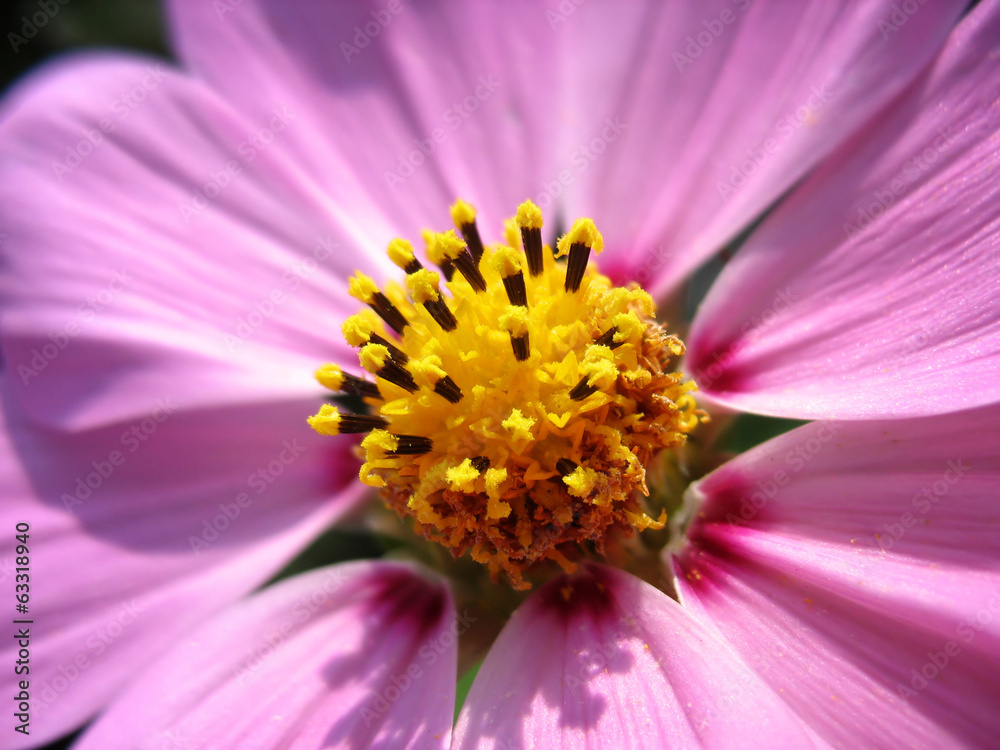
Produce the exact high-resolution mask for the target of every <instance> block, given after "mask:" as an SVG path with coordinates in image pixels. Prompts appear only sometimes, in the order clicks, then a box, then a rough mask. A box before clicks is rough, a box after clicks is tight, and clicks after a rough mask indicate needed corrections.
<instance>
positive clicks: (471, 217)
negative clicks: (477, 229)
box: [451, 198, 476, 228]
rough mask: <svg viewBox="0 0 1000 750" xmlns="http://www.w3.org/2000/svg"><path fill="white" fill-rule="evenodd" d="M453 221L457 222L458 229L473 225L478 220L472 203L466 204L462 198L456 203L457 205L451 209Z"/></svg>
mask: <svg viewBox="0 0 1000 750" xmlns="http://www.w3.org/2000/svg"><path fill="white" fill-rule="evenodd" d="M451 220H452V221H453V222H455V226H456V227H459V228H461V227H463V226H465V225H467V224H471V223H472V222H474V221H475V220H476V208H475V206H473V205H472V204H471V203H466V202H465V201H463V200H462V199H461V198H459V199H458V200H457V201H455V205H454V206H452V207H451Z"/></svg>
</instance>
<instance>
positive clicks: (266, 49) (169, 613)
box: [0, 0, 1000, 748]
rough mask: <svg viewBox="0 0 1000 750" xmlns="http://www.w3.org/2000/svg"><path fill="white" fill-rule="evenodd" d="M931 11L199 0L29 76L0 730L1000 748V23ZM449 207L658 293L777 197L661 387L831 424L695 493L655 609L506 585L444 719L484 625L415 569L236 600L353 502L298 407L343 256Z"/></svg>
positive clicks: (196, 737)
mask: <svg viewBox="0 0 1000 750" xmlns="http://www.w3.org/2000/svg"><path fill="white" fill-rule="evenodd" d="M963 6H964V4H963V3H946V2H941V3H933V4H932V3H927V4H920V3H918V2H915V1H913V2H909V1H908V2H903V3H889V2H876V1H871V2H858V3H848V4H842V5H836V6H835V5H834V4H830V3H823V2H802V3H797V4H794V5H791V4H772V3H766V2H755V3H751V2H748V1H747V2H743V1H742V0H737V1H735V2H729V1H728V0H727V1H726V2H715V3H703V4H699V5H697V6H694V5H690V4H686V3H680V2H678V3H676V4H668V3H638V2H635V3H625V4H616V5H614V6H611V5H610V4H600V3H597V2H591V3H581V4H577V3H575V2H574V3H569V2H561V3H556V2H550V3H528V2H518V3H504V4H499V3H496V4H493V3H484V2H483V3H481V2H474V3H463V4H461V5H459V4H450V5H446V4H444V3H431V4H413V5H410V4H408V3H401V2H396V1H395V0H392V1H391V2H386V3H383V2H373V3H363V4H362V3H351V4H348V3H328V4H306V3H294V4H281V3H276V2H265V1H264V0H260V1H259V2H244V3H239V2H231V1H230V0H222V1H221V2H216V3H211V4H210V3H201V2H195V1H194V0H190V1H189V2H184V1H178V2H175V3H173V4H171V5H170V6H169V11H170V16H171V20H172V25H173V29H174V33H175V38H176V44H177V50H178V54H179V55H180V58H181V60H182V67H181V68H175V67H173V66H170V65H167V64H165V63H162V62H159V61H156V60H151V59H141V58H137V57H135V56H125V55H116V54H109V53H105V54H90V55H86V56H83V57H77V58H74V59H68V60H63V61H61V62H58V63H55V64H52V65H50V66H49V67H47V68H45V69H43V70H42V71H40V72H38V73H37V74H35V75H34V76H33V77H31V78H29V79H28V80H27V81H26V82H24V83H23V84H22V85H21V86H20V87H19V88H18V89H16V90H15V91H14V92H13V93H12V94H11V95H10V96H9V97H8V99H7V100H6V102H5V103H4V105H3V109H2V111H0V151H2V160H0V170H2V180H0V192H2V200H0V214H2V224H0V230H2V231H3V232H4V236H3V242H2V251H3V265H2V267H0V293H2V294H0V345H2V351H3V361H4V370H3V375H2V379H0V388H2V396H3V422H4V427H5V429H4V432H3V436H2V440H3V446H2V451H0V475H2V477H3V487H4V495H5V497H6V498H7V502H5V503H4V505H3V507H2V509H0V519H2V524H0V528H2V529H3V530H4V533H6V534H8V537H7V539H8V541H6V542H5V547H6V549H5V552H4V557H3V558H2V559H0V564H2V565H3V568H2V570H3V579H4V581H5V582H9V583H7V585H5V588H4V591H9V592H10V593H9V594H5V596H6V597H8V598H7V601H8V602H10V601H11V599H12V598H13V597H14V596H15V592H20V591H21V590H20V589H15V588H14V587H15V585H17V584H18V583H20V582H21V579H18V578H17V576H18V575H21V574H22V573H20V571H18V570H17V567H18V566H20V567H30V575H29V578H30V585H29V596H28V597H26V601H27V602H28V603H27V605H26V609H27V612H26V613H24V615H23V618H25V619H30V620H31V622H30V623H27V624H25V625H16V626H13V627H14V628H15V630H14V634H15V637H14V638H8V639H5V643H4V646H3V654H4V656H3V663H4V664H5V665H7V667H5V669H4V675H5V676H4V678H3V682H2V684H3V688H4V693H5V694H6V695H8V696H18V695H20V693H21V692H22V691H24V692H26V693H28V696H29V697H28V698H27V700H26V702H28V703H29V704H30V708H29V710H27V711H23V710H19V711H18V712H19V713H23V714H25V716H26V717H27V718H26V719H25V721H24V722H22V721H21V719H20V718H17V717H16V715H15V720H16V722H17V723H16V725H17V726H21V725H22V723H27V724H30V734H28V732H27V731H21V732H17V731H10V730H9V729H5V730H4V734H3V738H4V746H6V747H12V748H20V747H30V746H33V745H37V744H39V743H44V742H47V741H49V740H51V739H54V738H56V737H58V736H60V735H62V734H64V733H66V732H69V731H71V730H73V729H74V728H76V727H78V726H80V725H81V724H83V723H84V722H86V721H87V720H88V719H90V718H91V717H93V716H94V715H95V714H97V713H98V712H99V711H101V710H104V713H103V714H102V716H101V718H99V719H98V720H97V722H96V723H95V724H93V725H92V726H91V728H90V729H89V730H88V731H87V733H86V734H85V735H84V736H83V738H82V739H81V741H80V743H79V745H80V746H81V747H84V748H117V747H122V748H135V747H143V748H166V747H180V748H184V747H241V748H245V747H337V746H346V747H385V748H390V747H392V748H395V747H447V746H449V744H450V745H451V746H454V747H463V748H464V747H484V748H485V747H501V748H503V747H507V748H514V747H550V746H551V747H597V746H601V747H665V746H685V747H686V746H704V747H733V746H744V745H753V746H759V745H761V744H766V745H768V746H774V747H804V746H810V745H815V746H823V747H825V746H831V747H833V746H865V747H868V746H872V747H901V746H902V747H956V746H961V747H986V746H989V745H990V744H991V743H992V742H994V741H995V737H996V736H998V734H1000V714H998V712H997V711H996V706H997V705H998V700H1000V678H998V676H997V675H998V674H1000V671H998V663H997V662H998V654H1000V617H998V615H1000V571H998V562H997V550H998V549H1000V524H998V522H997V517H996V515H997V512H996V502H997V487H998V473H1000V461H998V458H997V456H998V455H1000V430H998V428H997V424H998V417H1000V413H998V406H997V402H998V401H1000V385H998V382H1000V381H998V379H997V378H996V375H995V370H996V367H997V361H998V355H997V352H998V350H1000V347H998V341H1000V306H998V304H997V299H998V295H997V291H998V290H997V286H998V284H997V246H998V237H1000V234H998V219H1000V201H998V198H997V192H998V188H1000V180H998V178H997V174H998V172H997V169H998V153H1000V150H998V145H997V144H998V143H1000V135H998V130H1000V104H998V102H1000V70H998V68H1000V49H998V48H997V46H996V40H997V39H998V38H1000V4H998V3H997V2H990V1H984V2H981V3H979V4H978V5H977V6H976V7H975V8H974V9H973V10H971V11H970V12H969V13H968V15H966V16H965V17H964V18H961V20H959V18H960V16H961V14H962V11H963ZM456 196H463V197H467V198H469V199H470V200H472V201H473V202H474V203H475V204H476V206H477V207H478V210H479V217H480V226H481V227H482V228H483V230H484V233H486V234H495V233H496V230H497V229H498V228H499V227H500V225H501V221H502V219H503V218H504V217H505V216H506V215H509V213H510V212H511V211H512V210H513V207H515V206H516V205H517V204H518V203H520V202H521V201H522V200H523V199H524V198H525V196H530V197H532V199H533V200H535V202H536V203H538V204H539V205H540V206H541V207H542V208H543V209H544V210H545V211H546V215H547V216H548V217H550V219H555V218H556V217H558V219H559V220H560V221H566V222H568V221H570V220H572V219H573V218H574V217H577V216H591V217H593V218H594V219H595V220H596V221H598V223H599V225H600V228H601V231H602V232H603V234H604V237H605V239H606V249H605V253H604V255H603V256H602V257H601V259H600V264H601V268H602V270H604V271H605V272H610V273H611V274H612V275H613V276H614V277H615V278H616V279H618V280H629V279H634V280H637V281H638V282H640V283H641V284H642V285H643V286H644V287H645V288H647V289H648V290H649V291H651V292H653V293H654V294H656V295H657V296H658V297H662V296H665V295H666V293H667V292H669V291H671V290H674V289H676V288H677V287H678V285H679V284H680V282H681V281H682V280H683V279H684V278H685V277H686V276H687V275H688V274H689V273H691V272H692V271H694V270H695V269H696V268H698V267H699V266H701V265H702V264H703V263H704V262H705V261H707V260H708V259H710V258H711V257H712V256H714V255H715V254H716V253H717V252H718V251H719V249H720V248H722V247H723V246H724V245H725V244H726V243H727V242H729V241H730V240H732V239H733V238H734V237H736V236H737V235H739V234H740V233H741V232H742V231H743V230H744V229H746V227H747V226H749V225H750V224H751V223H752V222H753V221H754V220H755V219H756V218H757V217H759V216H760V215H761V214H762V213H763V212H765V211H767V210H768V209H770V208H772V207H773V206H775V204H777V207H776V208H774V209H773V210H772V211H770V213H768V215H767V216H766V218H765V219H764V220H763V222H762V223H761V224H760V226H759V227H757V228H756V230H755V231H754V232H753V233H752V235H751V236H750V238H749V239H748V240H747V241H746V243H745V244H744V245H743V246H742V247H741V248H740V249H739V251H738V253H737V254H736V255H735V257H734V258H733V259H732V260H731V261H730V262H729V263H727V264H726V266H725V268H724V270H723V271H722V273H721V275H720V276H719V278H718V279H717V280H716V281H715V283H714V284H713V286H712V288H711V290H710V291H709V293H708V296H707V298H706V299H705V301H704V302H703V303H702V305H701V307H700V309H699V310H698V313H697V315H696V317H695V319H694V321H693V324H692V327H691V332H690V335H689V336H688V337H687V338H686V341H687V344H688V355H687V358H686V360H685V362H684V367H683V369H684V370H685V371H686V372H688V373H690V374H692V375H693V377H694V378H695V380H696V381H697V382H698V383H699V385H700V388H701V393H702V396H701V397H700V398H701V400H702V403H704V402H706V401H710V402H711V403H713V404H715V405H716V406H717V408H718V410H717V413H723V411H724V409H725V408H730V409H739V410H746V411H753V412H758V413H763V414H770V415H778V416H787V417H796V418H803V419H817V420H821V421H817V422H813V423H812V424H809V425H806V426H803V427H801V428H799V429H796V430H794V431H792V432H790V433H788V434H785V435H783V436H781V437H779V438H776V439H774V440H771V441H769V442H767V443H765V444H763V445H760V446H758V447H757V448H754V449H753V450H751V451H750V452H748V453H745V454H743V455H741V456H738V457H737V458H735V459H733V460H731V461H729V462H728V463H725V464H724V465H723V466H721V467H720V468H718V469H717V470H715V471H714V472H712V473H710V474H709V475H708V476H706V477H704V478H703V479H701V480H700V481H698V482H697V483H695V484H694V485H692V486H691V487H690V489H689V490H688V493H687V499H688V501H689V509H690V512H691V519H690V524H689V525H688V526H687V528H686V529H683V526H679V527H678V528H680V529H682V530H683V534H682V535H675V537H674V541H673V543H672V545H671V546H670V547H669V548H668V549H667V550H666V551H665V553H664V555H665V559H666V561H667V562H668V563H669V564H670V566H671V569H672V570H673V571H674V572H675V576H674V580H673V581H670V582H668V587H671V588H673V590H674V593H675V598H671V597H670V596H667V595H665V594H664V593H662V592H661V591H659V590H657V589H655V588H653V587H652V586H650V585H648V584H647V583H645V582H643V581H641V580H640V579H639V578H637V577H634V576H633V575H631V574H629V573H626V572H624V571H622V570H618V569H615V568H613V567H609V566H605V565H598V564H587V565H585V566H584V567H583V568H582V570H581V571H580V572H579V573H577V574H576V575H574V576H569V577H558V578H555V579H553V580H552V581H551V582H550V583H548V584H546V585H544V586H542V587H541V588H539V590H538V591H536V592H535V593H533V594H532V595H531V596H530V598H529V599H528V600H527V601H526V602H525V603H524V605H523V606H522V607H520V608H519V609H518V610H517V612H516V613H515V614H514V615H513V616H512V618H511V619H510V621H509V622H508V624H507V625H506V627H505V628H504V630H503V632H502V633H501V634H500V635H499V637H498V638H497V640H496V642H495V643H494V644H493V646H492V648H491V649H490V651H489V654H488V656H487V657H486V659H485V661H484V663H483V665H482V668H481V670H480V672H479V674H478V676H477V677H476V679H475V682H474V684H473V686H472V688H471V691H470V693H469V695H468V698H467V700H466V702H465V704H464V707H463V709H462V713H461V716H460V717H459V719H458V722H457V724H456V726H455V729H454V732H453V730H452V721H451V720H452V712H453V706H454V700H455V671H456V663H457V655H458V651H457V640H458V637H459V636H460V635H461V634H463V633H465V632H466V631H467V630H468V628H469V627H470V626H471V625H472V622H471V621H472V619H473V618H474V617H475V615H474V614H471V615H470V614H469V613H468V612H465V611H458V612H456V610H455V605H454V604H453V601H452V595H451V594H450V593H449V589H448V587H447V586H446V585H445V583H444V582H443V581H442V580H441V579H439V578H438V577H437V576H436V575H434V574H431V573H429V572H427V571H425V570H423V569H422V568H417V567H415V566H412V565H409V564H403V563H392V562H385V561H378V562H358V563H348V564H344V565H340V566H333V567H329V568H325V569H321V570H317V571H313V572H310V573H307V574H303V575H300V576H296V577H293V578H290V579H288V580H284V581H282V582H280V583H278V584H275V585H273V586H270V587H267V588H265V589H264V590H263V591H261V592H259V593H257V594H255V595H253V596H251V597H249V598H244V597H245V596H246V595H247V594H248V593H249V592H251V591H253V590H254V589H256V588H258V587H260V586H261V585H262V584H263V583H265V582H266V581H267V580H268V579H270V578H271V577H272V576H273V575H274V574H275V573H276V572H277V571H278V570H280V569H281V568H282V567H283V566H284V564H285V563H286V562H287V561H289V560H290V559H291V558H293V557H294V556H295V555H296V554H297V553H298V552H299V551H301V550H302V549H303V547H304V546H305V545H306V544H307V543H308V542H309V541H310V540H312V539H314V538H315V537H316V536H317V535H318V534H319V533H320V532H321V531H322V530H323V529H324V528H326V527H327V526H328V525H330V524H331V523H332V522H333V521H336V520H338V519H340V518H343V517H344V516H345V514H346V513H348V512H349V511H351V510H352V509H354V508H355V507H356V506H357V504H358V500H359V499H360V498H361V497H362V495H363V492H362V489H363V488H362V487H361V486H360V485H359V484H358V483H357V482H356V481H354V480H353V477H354V476H355V475H356V472H357V460H356V458H354V456H353V454H352V452H351V446H350V445H349V444H348V442H347V441H344V440H337V439H330V438H322V437H320V436H317V435H314V434H311V433H310V432H309V431H307V430H306V429H305V428H304V425H303V418H304V416H305V415H308V414H311V413H314V412H315V410H316V404H317V403H318V397H319V393H318V390H317V388H316V385H315V383H314V382H313V380H312V373H313V372H314V370H315V369H316V366H317V365H318V364H319V363H321V362H325V361H329V360H331V359H332V360H335V361H337V362H341V363H344V364H345V365H347V364H348V363H350V362H352V361H354V357H355V354H354V352H352V351H351V350H350V348H349V347H347V346H346V344H343V343H338V342H337V336H336V335H335V334H336V331H337V328H338V327H339V325H340V322H341V321H342V320H343V318H344V317H346V316H347V315H350V314H351V313H353V312H355V310H356V306H357V303H356V302H355V301H354V300H352V299H350V298H349V297H348V295H347V282H346V279H347V277H348V276H349V275H350V274H351V273H352V272H353V271H354V270H355V269H360V270H362V271H363V272H365V273H367V274H369V275H371V276H374V277H376V278H379V279H382V278H387V277H388V276H390V274H392V272H393V270H394V269H392V267H391V266H390V265H389V263H388V262H387V261H386V260H385V259H384V255H383V248H384V247H385V244H386V243H387V242H388V241H389V240H390V239H391V238H393V237H395V236H399V235H402V236H412V235H413V234H414V233H415V232H416V231H417V230H418V229H419V228H421V227H423V226H425V225H428V224H433V223H436V222H438V221H440V220H441V218H442V217H446V216H447V210H448V206H449V205H450V204H451V203H452V201H453V200H454V199H455V197H456ZM492 239H496V237H487V241H491V240H492ZM901 418H906V419H901ZM833 420H837V421H833ZM21 523H25V524H28V525H29V526H30V531H29V532H26V533H27V534H28V538H27V545H26V546H27V547H28V548H29V552H27V553H23V554H22V551H19V550H18V548H17V547H16V544H17V542H16V540H13V541H11V537H14V535H15V531H16V530H17V529H18V526H17V525H18V524H21ZM23 557H27V558H29V559H28V560H27V561H26V562H27V563H28V565H27V566H23V565H22V558H23ZM18 617H19V618H21V617H22V615H18ZM23 629H26V630H27V631H28V632H27V634H25V635H24V636H22V637H20V638H18V637H17V634H18V633H19V632H20V631H21V630H23ZM21 641H25V643H24V644H22V643H21ZM22 649H26V650H27V651H28V655H27V657H24V658H25V659H26V662H25V665H24V666H26V667H28V669H30V672H29V671H28V670H25V671H24V672H23V673H21V672H18V671H16V670H13V669H11V668H10V666H11V665H15V664H16V663H17V662H18V660H19V659H20V658H22V656H21V654H22V651H21V650H22ZM21 680H24V681H26V682H27V683H28V685H27V686H25V687H22V685H21V682H20V681H21ZM19 701H20V702H25V701H22V700H21V699H18V698H15V706H16V707H19V706H20V702H19ZM9 725H10V722H9V721H8V727H9ZM26 729H28V727H26Z"/></svg>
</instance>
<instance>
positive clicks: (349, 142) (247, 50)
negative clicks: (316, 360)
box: [170, 0, 558, 243]
mask: <svg viewBox="0 0 1000 750" xmlns="http://www.w3.org/2000/svg"><path fill="white" fill-rule="evenodd" d="M170 8H171V11H172V12H171V16H172V20H173V25H174V30H175V37H176V46H177V48H178V50H179V53H180V55H181V57H182V59H183V60H184V61H185V62H186V63H187V64H188V65H189V66H190V67H191V69H192V70H193V71H194V72H195V73H197V74H198V75H199V76H202V77H204V78H205V80H207V81H208V82H209V83H210V84H211V85H212V86H214V87H215V88H216V89H217V90H218V91H220V92H221V93H222V94H223V96H225V97H226V99H227V100H228V101H231V102H234V103H235V104H236V106H237V107H238V108H239V109H240V111H242V112H243V113H244V115H245V116H246V118H247V119H248V120H250V121H251V122H257V121H262V122H266V118H267V117H268V116H269V115H268V113H269V112H270V110H271V108H272V107H274V106H275V104H279V103H280V104H282V105H284V104H287V105H288V106H290V107H291V108H292V109H293V110H294V111H295V112H296V113H298V115H299V117H300V121H301V123H302V127H299V128H296V129H295V130H294V131H292V132H290V133H289V136H288V137H287V138H283V139H282V141H281V143H279V144H276V146H275V150H276V152H278V153H281V155H282V157H283V158H285V159H287V160H288V161H289V162H291V163H294V164H296V165H299V167H300V168H301V169H302V170H303V171H304V172H305V173H307V174H309V175H310V178H311V179H312V180H313V181H314V182H315V184H316V185H317V188H318V189H320V190H322V191H323V192H324V193H325V194H326V195H328V196H330V197H331V198H332V199H333V200H334V201H335V202H336V203H337V204H339V205H341V206H343V207H344V209H345V211H347V212H359V213H361V214H362V215H363V216H372V215H381V216H384V217H385V219H384V220H382V221H375V222H372V223H373V227H372V229H374V230H378V231H379V234H380V241H381V242H382V243H385V242H387V241H388V240H389V239H391V238H392V233H391V232H392V229H391V226H392V225H395V226H397V227H404V228H405V229H404V233H405V234H406V235H407V236H409V237H415V236H417V232H418V230H419V229H421V228H422V227H425V226H431V227H437V228H440V229H447V228H449V227H450V226H451V221H450V218H449V215H448V206H449V205H450V204H451V203H452V202H453V201H454V200H455V198H456V197H459V196H460V197H463V198H465V199H467V200H470V201H472V202H473V203H475V204H476V206H477V207H478V209H479V210H480V212H481V214H482V218H481V220H480V224H481V228H482V232H483V234H484V237H485V238H487V241H492V239H493V238H497V237H499V235H500V230H501V228H502V227H501V221H502V219H503V218H505V217H507V216H511V215H513V213H514V211H515V209H516V207H517V205H518V204H519V203H520V202H521V201H523V200H524V199H525V198H526V197H528V196H529V195H531V194H533V191H535V190H537V189H538V186H540V185H541V184H542V182H543V180H544V179H545V178H546V177H548V176H550V175H551V174H552V173H553V169H552V168H551V164H552V163H553V160H554V158H555V153H554V139H555V136H554V132H555V129H556V127H557V126H558V121H557V119H556V118H553V106H554V99H555V85H556V84H555V74H556V73H557V66H556V65H555V64H554V60H553V57H554V49H553V45H552V38H551V37H552V30H551V29H550V28H549V26H548V24H546V23H545V19H544V15H543V11H542V9H541V8H539V7H538V6H537V5H536V4H535V3H532V2H524V1H521V2H508V3H504V4H502V5H498V4H495V3H482V2H475V3H444V2H434V3H413V4H411V3H408V2H401V1H400V2H397V1H396V0H393V1H392V2H382V1H379V2H354V3H344V2H340V3H306V2H294V3H288V2H277V1H272V2H257V3H252V4H251V3H246V4H243V5H241V6H239V7H235V8H232V9H228V8H227V9H222V8H220V6H218V4H215V5H213V4H211V3H204V2H199V1H198V0H177V1H176V2H173V3H172V4H171V5H170ZM224 11H225V12H224ZM533 16H537V17H538V21H539V22H538V23H533V22H530V20H529V22H527V23H518V22H517V21H518V19H521V18H526V19H530V18H531V17H533ZM554 218H555V217H554V216H553V217H552V219H553V220H554Z"/></svg>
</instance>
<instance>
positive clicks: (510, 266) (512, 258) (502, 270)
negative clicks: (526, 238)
mask: <svg viewBox="0 0 1000 750" xmlns="http://www.w3.org/2000/svg"><path fill="white" fill-rule="evenodd" d="M518 244H520V243H518ZM521 257H522V256H521V253H519V252H517V251H516V250H514V249H513V248H512V247H504V246H503V245H500V246H499V247H497V248H496V250H495V251H494V254H493V267H494V268H495V269H496V271H497V273H498V274H499V275H500V278H501V279H509V278H510V277H511V276H514V275H516V274H518V273H520V272H521Z"/></svg>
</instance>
